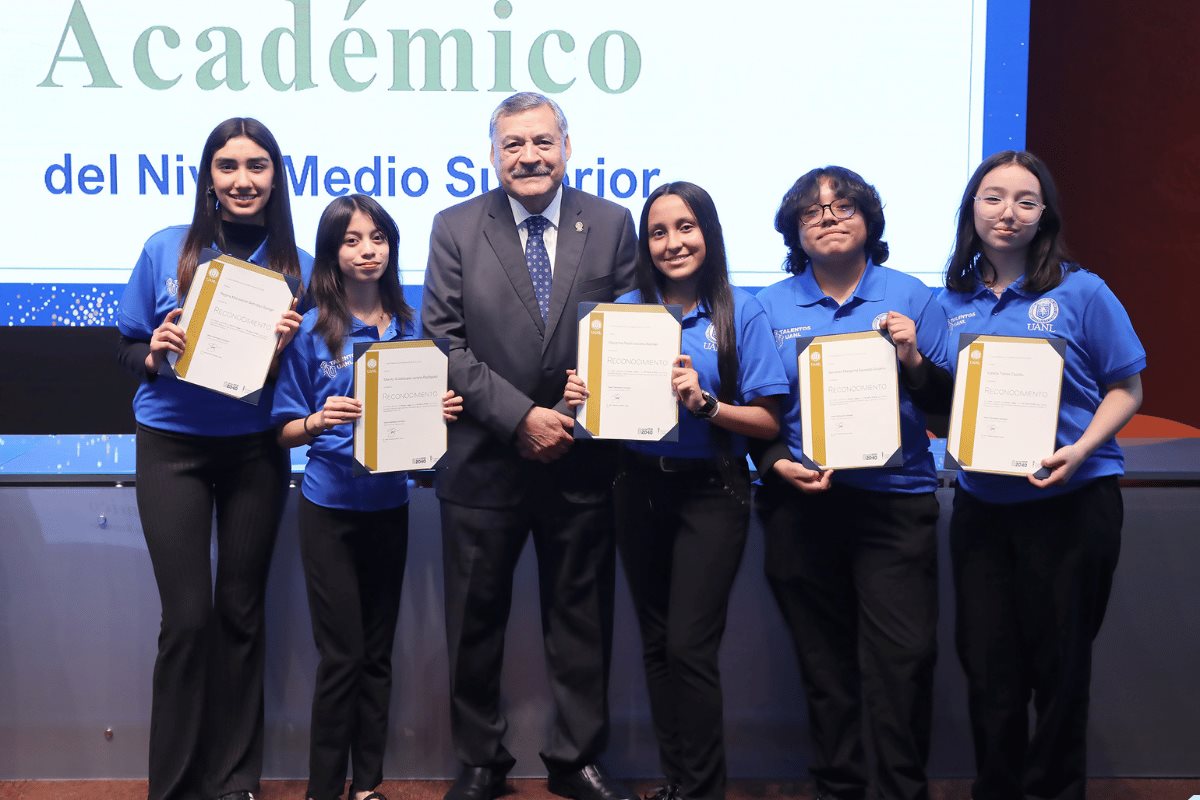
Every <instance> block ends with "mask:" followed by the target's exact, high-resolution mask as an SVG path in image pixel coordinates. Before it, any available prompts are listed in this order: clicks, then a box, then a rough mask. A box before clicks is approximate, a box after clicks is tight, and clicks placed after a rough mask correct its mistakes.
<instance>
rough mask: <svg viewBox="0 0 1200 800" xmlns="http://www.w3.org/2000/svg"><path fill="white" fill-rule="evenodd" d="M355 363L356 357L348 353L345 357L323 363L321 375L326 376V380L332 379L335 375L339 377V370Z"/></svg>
mask: <svg viewBox="0 0 1200 800" xmlns="http://www.w3.org/2000/svg"><path fill="white" fill-rule="evenodd" d="M353 363H354V355H353V354H351V353H346V354H345V355H343V356H338V357H337V358H335V359H333V360H332V361H322V362H321V374H322V375H324V376H325V377H326V378H332V377H334V376H335V375H337V371H338V370H339V369H343V368H344V367H348V366H350V365H351V364H353Z"/></svg>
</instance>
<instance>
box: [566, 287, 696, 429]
mask: <svg viewBox="0 0 1200 800" xmlns="http://www.w3.org/2000/svg"><path fill="white" fill-rule="evenodd" d="M682 316H683V314H682V310H681V309H680V307H679V306H662V305H656V304H647V305H637V304H630V303H580V304H579V360H578V361H576V362H575V363H576V364H577V365H578V367H577V370H578V373H579V377H581V378H583V380H584V382H585V383H587V388H588V398H587V399H586V400H585V401H584V403H583V405H581V406H579V407H578V408H577V409H576V411H575V437H576V438H594V439H626V440H631V441H639V442H674V441H677V440H678V439H679V404H678V401H676V399H675V392H674V390H672V388H671V368H672V366H673V365H674V364H675V362H676V360H677V359H678V358H679V349H680V336H681V335H682V328H681V326H680V318H681V317H682Z"/></svg>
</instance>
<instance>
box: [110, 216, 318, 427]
mask: <svg viewBox="0 0 1200 800" xmlns="http://www.w3.org/2000/svg"><path fill="white" fill-rule="evenodd" d="M187 232H188V226H187V225H176V226H175V227H172V228H166V229H164V230H161V231H159V232H158V233H156V234H154V235H153V236H151V237H150V239H149V241H147V242H146V244H145V246H144V247H143V248H142V254H141V256H140V257H139V258H138V261H137V264H136V265H134V268H133V274H132V275H130V277H129V283H128V285H126V287H125V293H124V294H123V295H121V304H120V306H118V311H117V328H119V329H120V331H121V333H122V334H124V335H125V336H128V337H129V338H130V339H138V340H140V341H149V339H150V337H151V336H152V335H153V334H154V329H155V328H157V327H158V326H159V325H161V324H162V321H163V320H164V319H165V318H166V316H167V314H168V313H169V312H171V311H172V310H174V309H176V308H179V307H180V306H181V304H182V303H183V299H182V298H181V297H179V296H178V292H179V281H178V279H177V275H178V270H179V251H180V249H182V247H183V242H184V240H185V239H186V238H187ZM296 252H297V254H298V255H299V256H300V272H301V278H302V280H303V282H304V285H305V286H307V285H308V280H309V278H310V277H311V275H312V256H310V255H309V254H308V253H306V252H304V251H303V250H297V251H296ZM246 260H247V261H250V262H251V263H253V264H258V265H259V266H264V267H265V266H266V265H267V243H266V242H265V241H264V242H263V243H262V244H261V245H260V246H259V248H258V249H257V250H255V251H254V253H253V254H252V255H251V256H250V258H248V259H246ZM133 415H134V417H135V418H136V419H137V421H138V422H139V423H141V424H143V425H148V426H150V427H152V428H159V429H161V430H167V431H175V432H177V433H188V434H193V435H196V436H237V435H241V434H247V433H257V432H259V431H265V430H269V429H270V427H271V387H270V384H268V385H267V386H266V387H264V389H263V395H262V399H261V400H260V401H259V403H258V405H252V404H250V403H246V402H243V401H241V400H235V399H233V398H232V397H226V396H225V395H222V394H218V393H216V392H212V391H209V390H207V389H201V388H200V387H198V386H195V385H193V384H190V383H186V382H184V381H180V380H176V379H175V377H174V376H173V375H169V374H164V375H159V376H157V377H155V378H150V379H146V380H143V381H142V382H141V385H140V386H138V390H137V394H135V395H134V397H133Z"/></svg>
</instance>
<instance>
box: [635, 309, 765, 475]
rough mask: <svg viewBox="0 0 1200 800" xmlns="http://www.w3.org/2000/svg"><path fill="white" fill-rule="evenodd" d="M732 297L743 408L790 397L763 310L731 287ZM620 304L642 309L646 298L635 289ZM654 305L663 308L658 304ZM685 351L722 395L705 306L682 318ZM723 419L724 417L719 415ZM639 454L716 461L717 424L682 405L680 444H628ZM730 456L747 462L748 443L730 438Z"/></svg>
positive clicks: (704, 385)
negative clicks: (714, 431)
mask: <svg viewBox="0 0 1200 800" xmlns="http://www.w3.org/2000/svg"><path fill="white" fill-rule="evenodd" d="M730 291H731V292H732V293H733V325H734V331H735V337H736V339H737V352H738V387H737V392H736V395H735V396H736V397H737V403H738V405H745V404H747V403H749V402H750V401H751V400H754V399H755V398H758V397H768V396H770V395H783V394H787V390H788V386H787V379H786V378H785V377H784V374H783V365H781V364H780V363H779V358H778V357H777V356H776V355H775V342H774V340H773V339H772V338H771V327H770V326H769V325H768V324H767V317H766V315H765V314H764V313H763V309H762V306H761V305H759V302H758V301H757V300H755V299H754V295H752V294H750V293H749V292H747V291H744V290H742V289H738V288H737V287H736V286H731V287H730ZM617 302H618V303H641V302H643V301H642V293H641V291H640V290H637V289H634V290H633V291H632V292H628V293H626V294H624V295H622V296H620V297H618V298H617ZM651 302H662V301H661V299H660V298H654V300H652V301H651ZM681 338H682V341H681V349H682V350H683V352H684V354H686V355H689V356H691V357H692V367H693V368H694V369H695V370H696V372H697V374H698V376H699V379H700V386H701V387H702V388H704V389H706V390H708V393H709V394H711V395H713V396H714V397H716V396H717V395H718V394H720V391H721V376H720V374H718V369H717V344H716V342H717V338H716V333H715V331H714V329H713V322H712V312H711V311H710V310H709V308H708V306H707V305H705V304H704V303H703V302H701V303H700V304H698V305H697V306H696V307H695V308H694V309H692V310H691V311H689V312H688V313H687V314H686V315H685V316H684V318H683V331H682V337H681ZM718 413H719V412H718ZM626 446H627V447H630V448H632V449H634V450H637V451H638V452H640V453H646V454H648V455H653V456H671V457H674V458H715V457H717V456H718V455H719V451H718V449H717V443H716V441H714V439H713V436H712V423H710V422H709V421H708V420H705V419H700V418H698V417H696V416H695V415H694V414H692V413H691V412H690V411H688V410H687V408H686V407H685V406H684V405H683V404H682V403H680V404H679V440H678V441H675V442H626ZM729 455H730V456H732V457H733V458H735V459H736V458H745V457H746V437H745V436H738V435H736V434H730V435H729Z"/></svg>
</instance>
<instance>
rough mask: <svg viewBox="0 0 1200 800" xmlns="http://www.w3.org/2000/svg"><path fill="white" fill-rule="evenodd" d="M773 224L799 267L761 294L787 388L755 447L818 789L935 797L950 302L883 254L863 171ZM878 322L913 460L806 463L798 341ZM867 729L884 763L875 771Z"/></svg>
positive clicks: (791, 194) (813, 183) (905, 451)
mask: <svg viewBox="0 0 1200 800" xmlns="http://www.w3.org/2000/svg"><path fill="white" fill-rule="evenodd" d="M775 228H776V230H778V231H779V232H780V233H781V234H782V235H783V240H784V243H785V244H786V245H787V248H788V254H787V261H786V266H787V269H788V271H790V272H791V273H792V277H790V278H787V279H785V280H783V281H781V282H779V283H776V284H774V285H773V286H769V287H767V288H766V289H764V290H763V291H761V292H760V293H759V295H758V298H759V301H760V302H761V303H762V305H763V308H764V309H766V312H767V318H768V319H769V320H770V322H771V327H772V328H773V329H774V334H775V340H776V343H777V344H778V347H779V354H780V357H781V358H782V359H783V363H784V366H785V369H786V372H787V376H788V382H789V386H790V393H789V395H788V398H787V401H786V403H785V405H784V415H783V420H784V422H783V432H782V436H781V439H780V440H779V441H778V442H776V443H774V444H773V445H771V446H770V447H768V448H767V449H766V450H765V451H764V452H762V453H761V454H759V453H756V459H755V460H756V463H757V464H758V468H759V472H760V473H761V474H762V475H763V480H764V487H763V491H762V492H761V493H760V495H759V500H760V503H759V508H760V513H761V515H762V518H763V522H764V530H765V533H766V551H767V565H766V571H767V578H768V580H769V581H770V584H771V588H772V590H773V591H774V593H775V598H776V600H777V601H778V602H779V607H780V609H781V610H782V611H783V615H784V617H785V619H786V620H787V623H788V626H789V628H790V630H791V633H792V637H793V640H794V644H795V647H796V652H797V654H798V656H799V659H800V668H801V676H802V678H803V681H804V686H805V691H806V693H807V697H808V710H809V719H810V722H811V731H812V737H813V742H814V744H815V746H816V750H817V752H816V753H815V756H814V758H813V759H812V762H811V763H812V767H811V771H812V775H813V779H814V781H815V782H816V789H817V793H818V794H819V795H821V796H823V797H837V798H841V799H846V798H850V799H854V800H857V799H858V798H863V797H865V796H866V795H867V793H868V786H869V785H871V784H873V785H874V793H875V795H877V796H880V797H887V798H895V799H897V800H900V799H904V800H915V799H916V798H925V797H927V796H928V789H927V784H926V778H925V762H926V759H927V757H928V754H929V741H930V718H931V715H932V685H933V666H934V661H935V658H936V652H937V640H936V623H937V542H936V533H935V529H936V525H937V517H938V504H937V500H936V498H935V496H934V491H935V489H936V488H937V473H936V471H935V468H934V463H933V458H932V456H931V455H930V452H929V440H928V437H927V435H926V432H925V415H924V411H934V410H941V411H944V410H945V409H946V408H948V406H949V403H948V400H947V395H948V394H949V392H948V385H949V374H948V372H947V371H946V367H947V363H946V357H947V354H946V327H945V326H946V320H945V315H943V314H942V311H941V309H940V308H939V307H938V304H937V302H936V301H935V300H934V298H933V294H932V292H931V291H930V290H929V289H928V288H927V287H926V286H924V285H923V284H922V283H921V282H920V281H919V280H917V279H916V278H913V277H911V276H909V275H905V274H903V273H900V272H896V271H894V270H891V269H888V268H886V267H883V266H881V264H882V263H883V261H884V260H885V259H886V258H887V256H888V247H887V244H886V243H885V242H884V241H883V238H882V237H883V229H884V217H883V208H882V204H881V202H880V199H879V195H878V193H877V192H876V191H875V189H874V187H872V186H871V185H869V184H868V183H867V182H866V181H864V180H863V179H862V177H861V176H859V175H858V174H857V173H855V172H852V171H850V170H848V169H845V168H844V167H832V166H831V167H823V168H819V169H814V170H812V171H810V172H808V173H806V174H805V175H803V176H801V177H800V179H799V180H797V181H796V183H795V184H794V185H793V186H792V188H791V189H789V190H788V192H787V193H786V194H785V195H784V198H783V202H782V204H781V205H780V207H779V211H778V213H777V214H776V217H775ZM877 328H885V329H886V330H887V331H888V333H889V334H890V336H891V339H892V341H893V343H894V344H895V346H896V355H897V359H898V369H899V372H900V377H901V383H900V420H901V445H902V455H903V459H902V463H901V464H900V465H898V466H893V467H879V468H873V469H858V470H842V471H840V472H838V473H837V474H834V473H833V471H831V470H825V471H817V470H810V469H808V468H806V467H805V466H803V465H802V464H801V463H800V459H801V455H802V452H803V448H802V431H801V429H800V402H799V396H798V384H797V357H796V343H795V341H794V340H795V339H797V338H800V337H810V336H818V335H823V334H839V333H855V332H858V331H869V330H873V329H877ZM864 696H865V698H866V708H865V713H864V709H863V708H862V703H861V702H860V698H861V697H864ZM864 727H865V729H866V731H867V732H868V733H866V734H864ZM866 735H869V736H870V737H871V740H872V742H871V743H872V745H873V748H872V749H873V750H874V752H875V755H876V760H877V764H878V770H877V772H876V774H875V776H874V778H873V779H872V776H870V775H869V774H868V768H867V760H866V756H865V755H864V742H863V739H864V736H866Z"/></svg>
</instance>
